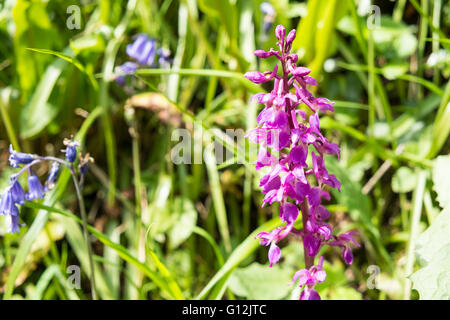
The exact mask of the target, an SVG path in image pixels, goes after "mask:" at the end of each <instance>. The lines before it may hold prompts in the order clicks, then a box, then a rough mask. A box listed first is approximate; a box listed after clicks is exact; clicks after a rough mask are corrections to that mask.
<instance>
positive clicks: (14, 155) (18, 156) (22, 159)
mask: <svg viewBox="0 0 450 320" xmlns="http://www.w3.org/2000/svg"><path fill="white" fill-rule="evenodd" d="M34 159H35V156H33V155H31V154H29V153H23V152H18V151H15V150H14V149H13V146H12V144H10V145H9V165H10V166H11V167H13V168H19V164H28V163H30V162H32V161H33V160H34Z"/></svg>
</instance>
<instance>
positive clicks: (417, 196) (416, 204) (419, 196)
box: [403, 170, 426, 300]
mask: <svg viewBox="0 0 450 320" xmlns="http://www.w3.org/2000/svg"><path fill="white" fill-rule="evenodd" d="M425 182H426V171H424V170H422V171H420V172H419V177H418V180H417V187H416V190H415V191H414V197H413V211H412V221H411V229H410V232H409V242H408V253H407V258H406V267H405V274H406V276H407V277H408V276H409V275H411V274H412V272H413V270H414V249H415V240H416V238H417V237H418V235H419V222H420V216H421V214H422V203H423V196H424V192H425ZM410 297H411V280H409V279H405V286H404V291H403V298H404V300H409V299H410Z"/></svg>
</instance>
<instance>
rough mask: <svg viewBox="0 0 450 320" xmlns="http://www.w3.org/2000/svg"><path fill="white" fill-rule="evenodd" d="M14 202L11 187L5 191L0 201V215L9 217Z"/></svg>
mask: <svg viewBox="0 0 450 320" xmlns="http://www.w3.org/2000/svg"><path fill="white" fill-rule="evenodd" d="M14 207H15V205H14V200H13V195H12V192H11V187H8V189H6V190H5V192H4V193H3V195H2V199H1V200H0V215H11V214H12V213H13V210H14Z"/></svg>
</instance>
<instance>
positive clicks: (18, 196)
mask: <svg viewBox="0 0 450 320" xmlns="http://www.w3.org/2000/svg"><path fill="white" fill-rule="evenodd" d="M11 194H12V199H13V202H14V203H18V204H21V205H22V204H25V191H23V188H22V186H21V185H20V183H19V181H17V180H15V181H14V182H13V184H12V186H11Z"/></svg>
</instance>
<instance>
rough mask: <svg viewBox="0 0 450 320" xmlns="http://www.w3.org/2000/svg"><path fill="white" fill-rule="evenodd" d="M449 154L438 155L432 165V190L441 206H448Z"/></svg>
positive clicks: (449, 200) (449, 185)
mask: <svg viewBox="0 0 450 320" xmlns="http://www.w3.org/2000/svg"><path fill="white" fill-rule="evenodd" d="M449 177H450V155H447V156H439V157H437V158H436V162H435V164H434V167H433V183H434V190H435V191H436V193H437V200H438V201H439V205H440V206H441V207H442V208H448V207H450V192H449V191H450V179H449Z"/></svg>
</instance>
